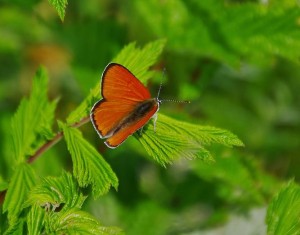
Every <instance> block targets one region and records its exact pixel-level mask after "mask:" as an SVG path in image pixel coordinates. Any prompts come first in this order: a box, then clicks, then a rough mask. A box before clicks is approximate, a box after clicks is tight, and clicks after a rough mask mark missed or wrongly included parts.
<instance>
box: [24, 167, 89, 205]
mask: <svg viewBox="0 0 300 235" xmlns="http://www.w3.org/2000/svg"><path fill="white" fill-rule="evenodd" d="M85 198H86V197H84V196H83V195H82V193H80V192H79V191H78V186H77V183H76V181H74V179H73V177H72V175H71V174H70V173H67V172H63V174H62V176H60V177H51V176H49V177H46V178H44V179H43V180H42V182H41V183H39V184H38V185H37V186H36V187H34V188H33V190H31V191H30V195H29V196H28V200H27V203H26V204H27V205H35V204H36V205H39V206H43V207H48V209H52V210H55V209H56V208H57V207H60V206H63V207H66V208H73V207H77V208H81V206H82V204H83V202H84V200H85ZM50 206H51V208H50Z"/></svg>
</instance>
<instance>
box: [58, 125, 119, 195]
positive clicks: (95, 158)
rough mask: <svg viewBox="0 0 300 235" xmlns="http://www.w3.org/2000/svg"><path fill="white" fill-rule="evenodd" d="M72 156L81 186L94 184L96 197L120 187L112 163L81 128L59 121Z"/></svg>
mask: <svg viewBox="0 0 300 235" xmlns="http://www.w3.org/2000/svg"><path fill="white" fill-rule="evenodd" d="M59 124H60V127H61V128H62V129H63V132H64V136H65V140H66V142H67V146H68V150H69V152H70V154H71V156H72V161H73V174H74V176H75V178H76V179H77V180H78V183H79V185H80V186H81V187H86V186H87V185H89V184H92V188H93V194H94V197H99V196H100V195H103V194H105V193H107V192H108V190H109V189H110V187H111V186H113V187H114V188H117V187H118V178H117V176H116V175H115V173H114V172H113V170H112V169H111V167H110V165H109V164H108V163H107V162H106V161H105V160H104V159H103V157H102V156H101V155H100V154H99V153H98V151H97V150H96V149H95V148H94V147H93V146H92V145H91V144H90V143H89V142H87V141H86V140H85V139H84V138H83V137H82V134H81V132H80V131H79V130H77V129H74V128H71V127H68V126H66V125H64V124H63V123H59Z"/></svg>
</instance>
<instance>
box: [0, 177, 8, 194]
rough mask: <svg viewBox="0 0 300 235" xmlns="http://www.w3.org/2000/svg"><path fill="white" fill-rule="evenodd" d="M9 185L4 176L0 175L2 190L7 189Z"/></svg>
mask: <svg viewBox="0 0 300 235" xmlns="http://www.w3.org/2000/svg"><path fill="white" fill-rule="evenodd" d="M7 187H8V183H7V182H6V181H4V179H3V178H2V176H0V192H2V191H4V190H6V189H7Z"/></svg>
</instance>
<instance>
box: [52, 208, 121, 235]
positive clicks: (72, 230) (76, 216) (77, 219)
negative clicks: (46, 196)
mask: <svg viewBox="0 0 300 235" xmlns="http://www.w3.org/2000/svg"><path fill="white" fill-rule="evenodd" d="M48 216H49V224H48V226H47V230H48V231H47V232H48V233H51V234H53V233H55V234H95V235H96V234H97V235H98V234H101V235H102V234H103V235H117V234H123V232H122V231H121V230H120V229H119V228H115V227H105V226H102V225H101V224H100V223H99V221H98V220H97V219H96V218H95V217H93V216H92V215H90V214H89V213H87V212H84V211H80V210H78V209H76V208H73V209H71V210H67V211H65V212H58V213H55V212H50V213H49V215H48Z"/></svg>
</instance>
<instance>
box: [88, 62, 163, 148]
mask: <svg viewBox="0 0 300 235" xmlns="http://www.w3.org/2000/svg"><path fill="white" fill-rule="evenodd" d="M101 95H102V97H103V99H102V100H100V101H98V102H97V103H96V104H95V105H94V106H93V108H92V110H91V114H90V117H91V121H92V123H93V125H94V127H95V129H96V131H97V132H98V134H99V136H100V137H101V138H106V141H105V144H106V145H107V146H108V147H110V148H115V147H117V146H119V145H120V144H121V143H123V142H124V141H125V140H126V139H127V138H128V137H129V136H130V135H132V134H133V133H134V132H136V131H137V130H139V129H140V128H142V127H143V126H144V125H145V124H146V123H147V122H148V121H149V120H150V119H151V118H152V117H153V116H154V115H155V114H156V112H157V111H158V109H159V104H160V101H159V100H158V99H157V98H151V95H150V93H149V91H148V89H147V88H146V87H145V86H144V85H143V84H142V83H141V82H140V81H139V80H138V79H137V78H136V77H135V76H134V75H133V74H132V73H131V72H130V71H129V70H128V69H127V68H125V67H124V66H122V65H120V64H116V63H111V64H109V65H108V66H107V67H106V68H105V70H104V72H103V74H102V81H101Z"/></svg>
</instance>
